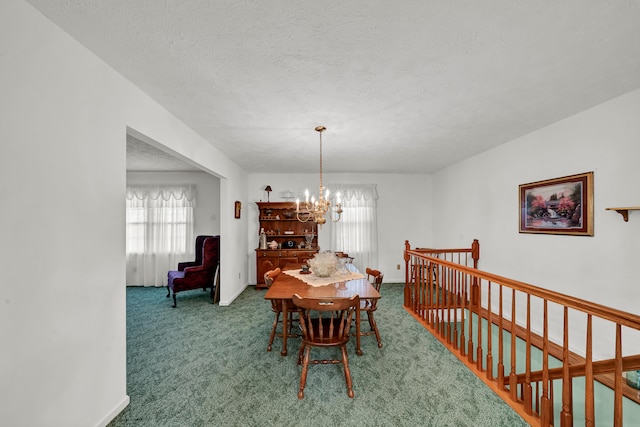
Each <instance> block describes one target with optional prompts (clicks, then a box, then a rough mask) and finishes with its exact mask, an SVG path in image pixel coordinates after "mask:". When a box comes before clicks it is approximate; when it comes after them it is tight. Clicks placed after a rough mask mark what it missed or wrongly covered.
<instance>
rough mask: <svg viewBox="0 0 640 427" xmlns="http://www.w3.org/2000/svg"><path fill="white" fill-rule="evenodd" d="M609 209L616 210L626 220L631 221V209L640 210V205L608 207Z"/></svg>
mask: <svg viewBox="0 0 640 427" xmlns="http://www.w3.org/2000/svg"><path fill="white" fill-rule="evenodd" d="M606 209H607V210H608V211H616V212H618V213H619V214H620V215H622V218H624V222H627V221H629V211H640V206H629V207H626V208H606Z"/></svg>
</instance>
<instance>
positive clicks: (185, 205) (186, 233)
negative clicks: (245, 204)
mask: <svg viewBox="0 0 640 427" xmlns="http://www.w3.org/2000/svg"><path fill="white" fill-rule="evenodd" d="M126 207H127V212H126V245H127V247H126V252H127V284H128V285H140V284H144V285H149V284H152V285H154V286H162V285H164V284H166V277H165V276H166V273H167V271H168V270H171V269H175V267H176V265H174V264H176V263H177V260H178V259H179V258H180V259H183V258H185V255H186V254H189V253H191V254H192V253H193V239H194V237H193V233H194V231H193V228H194V224H193V215H194V214H193V209H194V207H195V186H194V185H156V186H145V185H137V186H127V202H126Z"/></svg>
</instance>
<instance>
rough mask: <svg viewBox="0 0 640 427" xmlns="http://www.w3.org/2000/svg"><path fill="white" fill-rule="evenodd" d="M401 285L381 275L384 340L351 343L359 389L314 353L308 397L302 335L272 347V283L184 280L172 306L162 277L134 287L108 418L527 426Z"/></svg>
mask: <svg viewBox="0 0 640 427" xmlns="http://www.w3.org/2000/svg"><path fill="white" fill-rule="evenodd" d="M402 288H403V285H402V284H386V283H385V284H383V285H382V291H381V293H382V299H381V300H380V302H379V304H378V311H377V313H376V320H377V322H378V327H379V329H380V332H381V335H382V341H383V343H384V347H383V348H382V349H379V348H378V347H377V345H376V340H375V337H374V336H369V337H364V338H363V339H362V349H363V351H364V355H363V356H357V355H356V354H355V341H354V342H352V343H350V346H349V362H350V363H349V365H350V368H351V374H352V377H353V383H354V386H353V387H354V392H355V398H354V399H349V398H348V397H347V394H346V388H345V384H344V377H343V374H342V370H341V367H340V366H339V365H316V366H311V367H310V368H309V376H308V380H307V386H306V388H305V398H304V400H298V398H297V391H298V384H299V380H300V367H299V366H298V365H297V364H296V354H297V348H298V343H299V341H298V340H297V339H292V340H290V341H289V343H290V350H289V355H288V356H287V357H282V356H281V355H280V348H281V341H280V340H279V339H277V340H276V342H275V343H274V349H273V351H272V352H267V351H266V347H267V342H268V337H269V331H270V328H271V324H272V322H273V314H272V312H271V309H270V303H269V302H268V301H266V300H264V299H263V296H264V293H265V291H256V290H255V289H254V288H253V287H249V288H248V289H246V290H245V291H244V292H243V293H242V294H241V295H240V297H239V298H238V299H237V300H236V301H234V303H233V304H232V305H231V306H229V307H220V306H218V305H212V304H211V302H210V301H211V300H210V299H209V294H208V293H203V292H202V291H199V290H196V291H191V292H184V293H181V294H178V308H176V309H173V308H171V301H170V299H167V298H165V295H166V289H162V288H127V394H128V395H129V396H130V398H131V403H130V404H129V406H128V407H127V408H126V409H125V410H124V411H123V412H122V413H121V414H119V415H118V416H117V417H116V419H114V420H113V422H111V423H110V424H109V426H110V427H121V426H172V427H173V426H189V427H194V426H323V427H326V426H356V425H357V426H403V425H411V426H487V427H489V426H491V427H496V426H508V427H514V426H526V425H527V423H525V422H524V421H523V420H522V418H521V417H520V416H519V415H517V414H516V413H515V412H514V411H513V410H512V409H511V408H510V407H509V406H508V405H507V404H505V403H504V402H503V401H502V400H501V399H500V398H499V397H498V396H497V395H496V394H495V393H494V392H493V391H491V390H490V389H489V388H488V387H487V386H486V385H484V383H483V382H482V381H480V380H479V379H478V378H477V377H476V376H475V375H474V374H472V373H471V372H470V371H469V370H468V369H467V368H466V367H465V366H464V365H463V364H461V363H460V362H459V361H458V359H456V358H455V357H454V356H453V355H451V354H450V353H449V351H448V350H446V349H445V348H444V347H443V346H442V345H441V344H440V343H439V342H438V341H437V340H436V339H435V338H433V337H432V336H431V335H430V334H429V333H428V332H427V331H426V330H425V329H424V328H423V327H422V326H421V325H419V324H418V323H417V322H416V321H415V320H414V319H413V317H412V316H410V315H409V314H408V313H406V312H405V310H404V309H403V308H402ZM365 324H366V322H365ZM363 327H365V326H364V324H363ZM327 351H331V350H327ZM314 354H316V353H313V352H312V356H313V355H314Z"/></svg>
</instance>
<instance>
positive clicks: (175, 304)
mask: <svg viewBox="0 0 640 427" xmlns="http://www.w3.org/2000/svg"><path fill="white" fill-rule="evenodd" d="M177 306H178V302H177V301H176V293H175V292H174V293H173V308H176V307H177Z"/></svg>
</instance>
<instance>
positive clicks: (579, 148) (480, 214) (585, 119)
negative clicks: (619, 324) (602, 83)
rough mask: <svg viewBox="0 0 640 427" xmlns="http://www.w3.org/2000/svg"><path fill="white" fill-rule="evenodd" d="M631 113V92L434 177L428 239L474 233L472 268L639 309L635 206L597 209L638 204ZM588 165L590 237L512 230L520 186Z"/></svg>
mask: <svg viewBox="0 0 640 427" xmlns="http://www.w3.org/2000/svg"><path fill="white" fill-rule="evenodd" d="M639 117H640V90H637V91H634V92H631V93H628V94H626V95H624V96H621V97H619V98H616V99H614V100H611V101H609V102H606V103H604V104H601V105H598V106H596V107H594V108H591V109H590V110H587V111H584V112H582V113H580V114H577V115H575V116H572V117H569V118H567V119H565V120H562V121H560V122H558V123H555V124H553V125H551V126H549V127H547V128H544V129H540V130H538V131H536V132H534V133H531V134H529V135H526V136H524V137H521V138H519V139H517V140H514V141H512V142H510V143H508V144H505V145H502V146H500V147H498V148H496V149H493V150H491V151H488V152H485V153H483V154H480V155H478V156H476V157H474V158H471V159H468V160H466V161H463V162H461V163H459V164H456V165H454V166H451V167H449V168H447V169H444V170H442V171H440V172H438V173H436V174H434V176H433V188H434V191H433V193H434V204H433V214H434V246H436V247H458V246H460V245H465V244H466V243H468V242H469V241H470V240H471V239H473V238H478V239H479V240H480V245H481V257H480V269H481V270H485V271H489V272H492V273H495V274H499V275H502V276H506V277H509V278H512V279H516V280H521V281H524V282H527V283H530V284H533V285H536V286H540V287H543V288H547V289H550V290H553V291H557V292H561V293H564V294H568V295H571V296H575V297H578V298H582V299H585V300H589V301H594V302H598V303H600V304H603V305H605V306H610V307H614V308H618V309H621V310H624V311H629V312H632V313H639V310H638V301H640V286H639V280H640V279H639V275H638V259H639V257H640V211H633V212H630V213H629V222H624V221H623V219H622V217H621V216H620V215H619V214H618V213H616V212H614V211H607V210H605V208H607V207H616V206H638V205H640V168H638V159H639V158H640V120H639V119H638V118H639ZM589 171H593V172H594V181H595V182H594V212H595V213H594V231H595V235H594V236H593V237H584V236H559V235H547V234H520V233H518V213H519V210H518V185H519V184H525V183H529V182H535V181H539V180H545V179H550V178H556V177H561V176H566V175H572V174H576V173H582V172H589ZM612 336H613V335H612V331H609V332H608V333H605V337H606V338H607V339H610V338H611V337H612ZM626 343H627V344H629V340H627V341H626ZM607 346H608V344H607ZM608 348H611V347H608ZM638 351H640V349H639V350H638Z"/></svg>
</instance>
